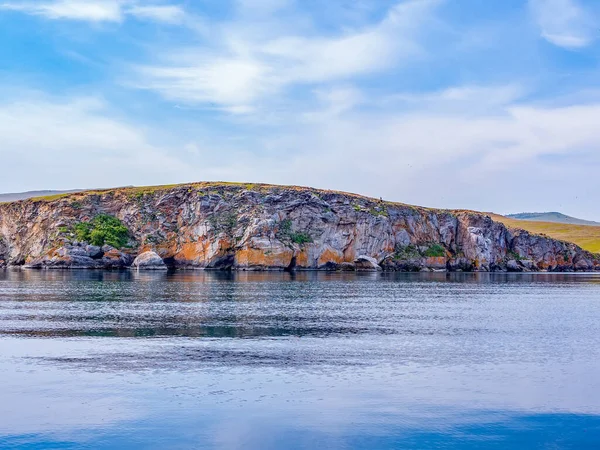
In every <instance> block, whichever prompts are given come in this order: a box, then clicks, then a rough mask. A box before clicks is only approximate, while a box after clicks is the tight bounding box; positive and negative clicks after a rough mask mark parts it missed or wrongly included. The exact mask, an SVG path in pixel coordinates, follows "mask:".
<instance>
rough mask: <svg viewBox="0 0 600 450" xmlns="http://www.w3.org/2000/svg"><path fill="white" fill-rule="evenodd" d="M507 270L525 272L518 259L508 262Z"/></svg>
mask: <svg viewBox="0 0 600 450" xmlns="http://www.w3.org/2000/svg"><path fill="white" fill-rule="evenodd" d="M506 270H508V271H509V272H523V267H522V266H521V265H519V263H518V262H517V261H516V260H514V259H511V260H510V261H508V262H507V263H506Z"/></svg>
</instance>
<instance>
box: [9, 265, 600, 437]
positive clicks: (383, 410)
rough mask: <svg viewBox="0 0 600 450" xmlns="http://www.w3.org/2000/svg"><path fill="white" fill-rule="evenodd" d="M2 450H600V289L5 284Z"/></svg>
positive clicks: (387, 281) (502, 282)
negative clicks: (464, 449) (590, 449)
mask: <svg viewBox="0 0 600 450" xmlns="http://www.w3.org/2000/svg"><path fill="white" fill-rule="evenodd" d="M0 400H1V401H0V449H13V448H15V449H17V448H18V449H79V448H85V449H138V448H139V449H188V448H208V449H313V448H316V449H325V448H327V449H392V448H393V449H396V448H415V449H431V448H440V449H444V448H448V449H454V448H461V449H462V448H466V449H476V448H485V449H505V448H512V449H518V448H523V449H525V448H527V449H530V448H540V449H563V448H564V449H569V448H572V449H581V448H600V275H586V274H364V275H361V274H326V273H308V272H307V273H297V274H287V273H249V272H244V273H233V274H227V273H213V272H180V273H174V274H165V273H158V274H146V273H140V274H137V273H133V272H132V273H130V272H123V273H110V272H35V271H0Z"/></svg>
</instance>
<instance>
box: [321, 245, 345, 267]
mask: <svg viewBox="0 0 600 450" xmlns="http://www.w3.org/2000/svg"><path fill="white" fill-rule="evenodd" d="M343 262H344V254H343V253H342V252H340V251H338V250H335V249H333V248H331V247H327V248H326V249H325V251H324V252H323V253H321V256H319V259H318V265H319V266H323V265H325V264H327V263H336V264H341V263H343Z"/></svg>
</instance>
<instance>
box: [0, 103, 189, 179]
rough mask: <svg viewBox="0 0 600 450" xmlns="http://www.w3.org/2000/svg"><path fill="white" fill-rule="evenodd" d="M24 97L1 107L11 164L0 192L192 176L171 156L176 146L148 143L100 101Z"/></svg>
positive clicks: (3, 153)
mask: <svg viewBox="0 0 600 450" xmlns="http://www.w3.org/2000/svg"><path fill="white" fill-rule="evenodd" d="M24 97H25V99H24V100H20V101H16V102H10V103H4V104H1V105H0V135H1V136H2V146H1V148H0V158H1V159H2V160H3V164H5V166H4V167H10V168H11V170H9V171H5V173H4V174H3V176H2V180H1V181H0V190H4V191H6V190H11V189H15V188H19V186H23V188H25V185H27V186H33V187H43V186H48V187H56V188H60V187H65V186H86V187H94V186H107V185H108V186H110V185H128V184H132V183H139V184H154V183H155V182H161V181H162V182H166V181H169V180H170V179H174V178H175V179H178V180H182V179H183V180H185V179H186V176H187V177H188V179H189V177H191V176H192V175H194V176H195V174H192V171H191V169H189V167H188V166H187V165H186V164H184V163H183V162H181V161H180V160H179V159H177V158H176V156H175V153H176V150H177V148H176V147H170V148H161V147H157V146H155V145H153V144H151V143H150V139H149V138H148V137H147V136H146V133H145V132H143V131H142V130H141V129H140V128H138V127H136V126H134V125H131V124H128V123H127V122H123V121H119V120H117V119H115V118H114V117H112V115H111V113H110V110H109V109H108V107H107V105H106V104H105V103H104V102H102V101H101V100H98V99H96V98H72V99H69V100H62V101H56V100H52V99H47V98H40V97H38V96H33V97H31V96H30V97H28V96H27V95H25V96H24ZM155 180H156V181H155ZM159 180H160V181H159Z"/></svg>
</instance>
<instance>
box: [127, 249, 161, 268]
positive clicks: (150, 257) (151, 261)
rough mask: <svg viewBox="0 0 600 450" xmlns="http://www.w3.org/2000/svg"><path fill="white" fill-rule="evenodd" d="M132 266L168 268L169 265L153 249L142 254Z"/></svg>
mask: <svg viewBox="0 0 600 450" xmlns="http://www.w3.org/2000/svg"><path fill="white" fill-rule="evenodd" d="M131 266H132V267H134V268H135V269H138V270H167V265H166V264H165V262H164V261H163V259H162V258H161V257H160V256H158V254H157V253H156V252H153V251H147V252H144V253H142V254H140V255H139V256H138V257H137V258H135V260H134V261H133V264H132V265H131Z"/></svg>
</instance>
